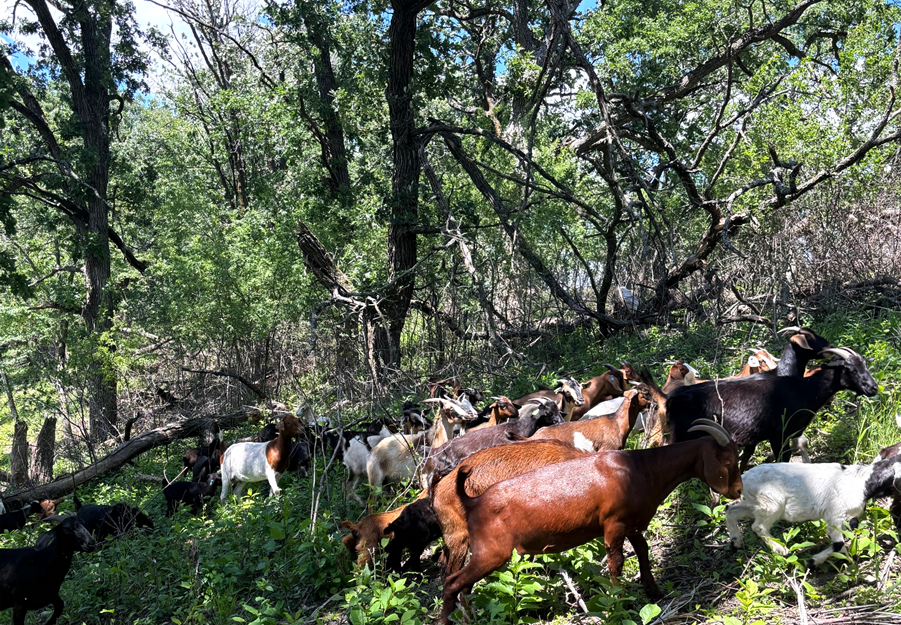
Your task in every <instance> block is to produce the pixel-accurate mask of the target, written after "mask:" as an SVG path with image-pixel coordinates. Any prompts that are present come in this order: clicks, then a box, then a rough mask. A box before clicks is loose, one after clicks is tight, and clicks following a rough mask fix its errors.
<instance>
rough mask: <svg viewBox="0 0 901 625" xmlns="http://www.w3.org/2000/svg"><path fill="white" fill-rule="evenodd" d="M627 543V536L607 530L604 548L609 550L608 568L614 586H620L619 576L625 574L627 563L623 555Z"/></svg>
mask: <svg viewBox="0 0 901 625" xmlns="http://www.w3.org/2000/svg"><path fill="white" fill-rule="evenodd" d="M625 541H626V536H625V534H624V533H622V532H617V533H613V532H608V531H606V528H605V531H604V546H605V547H606V548H607V567H608V568H609V569H610V581H611V582H612V583H613V585H614V586H619V585H620V582H619V576H620V574H622V572H623V563H624V562H625V561H626V558H625V556H624V555H623V543H624V542H625ZM633 546H634V545H633ZM645 546H647V544H645Z"/></svg>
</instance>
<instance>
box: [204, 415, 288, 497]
mask: <svg viewBox="0 0 901 625" xmlns="http://www.w3.org/2000/svg"><path fill="white" fill-rule="evenodd" d="M276 428H277V429H278V437H277V438H276V439H275V440H271V441H269V442H268V443H235V444H234V445H232V446H231V447H229V448H228V449H226V450H225V454H224V455H223V456H222V471H221V474H222V495H221V499H222V501H225V500H226V499H227V498H228V495H229V494H230V493H231V491H232V488H233V487H234V491H235V497H238V498H240V497H241V494H242V493H243V492H244V487H245V486H246V485H247V484H249V483H251V482H262V481H268V482H269V487H270V488H271V489H272V494H273V495H278V494H279V493H280V492H281V489H280V488H279V487H278V480H279V479H280V478H281V476H282V473H284V472H285V471H287V470H288V465H289V464H290V462H291V439H292V438H294V437H295V436H300V434H301V433H302V431H303V426H302V425H301V423H300V421H298V419H297V417H295V416H293V415H285V417H284V418H283V419H282V420H281V421H279V423H278V425H276Z"/></svg>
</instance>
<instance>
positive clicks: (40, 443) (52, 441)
mask: <svg viewBox="0 0 901 625" xmlns="http://www.w3.org/2000/svg"><path fill="white" fill-rule="evenodd" d="M55 451H56V417H46V418H45V419H44V425H43V426H42V427H41V431H40V432H38V437H37V438H36V439H35V440H34V454H33V455H32V456H33V457H32V463H31V481H32V482H34V483H35V484H45V483H47V482H49V481H50V480H52V479H53V455H54V452H55Z"/></svg>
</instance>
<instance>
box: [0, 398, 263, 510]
mask: <svg viewBox="0 0 901 625" xmlns="http://www.w3.org/2000/svg"><path fill="white" fill-rule="evenodd" d="M260 414H261V413H260V411H259V410H257V409H256V408H249V407H248V408H243V409H242V410H239V411H237V412H232V413H229V414H226V415H219V416H211V417H196V418H193V419H187V420H185V421H173V422H170V423H167V424H165V425H163V426H161V427H158V428H156V429H153V430H149V431H147V432H144V433H142V434H139V435H137V436H135V437H133V438H132V439H131V440H129V441H127V442H124V443H122V444H121V445H119V447H117V448H116V449H115V450H113V451H112V452H111V453H110V454H108V455H107V456H105V457H103V458H101V459H100V460H98V461H97V462H95V463H93V464H91V465H88V466H87V467H85V468H84V469H82V470H80V471H76V472H75V473H70V474H67V475H63V476H60V477H58V478H56V479H55V480H53V481H52V482H48V483H47V484H43V485H41V486H36V487H34V488H29V489H27V490H23V491H19V492H18V493H14V494H11V495H10V494H5V493H4V495H3V501H4V502H5V503H6V504H10V503H25V502H26V501H31V500H33V499H37V500H41V499H58V498H59V497H63V496H65V495H68V494H69V493H71V492H72V491H73V490H75V488H76V487H78V486H80V485H82V484H84V483H86V482H88V481H90V480H92V479H94V478H97V477H100V476H101V475H106V474H107V473H110V472H111V471H115V470H116V469H118V468H120V467H121V466H122V465H124V464H125V463H126V462H128V461H129V460H132V459H133V458H137V457H138V456H140V455H141V454H142V453H144V452H145V451H150V450H151V449H153V448H155V447H161V446H163V445H166V444H167V443H171V442H172V441H175V440H179V439H183V438H188V437H191V436H198V435H201V434H203V432H205V431H208V430H209V429H210V428H211V427H212V426H213V425H216V426H218V427H219V428H220V429H223V430H226V429H229V428H234V427H236V426H238V425H240V424H242V423H243V422H244V421H246V420H247V419H249V418H251V417H259V416H260Z"/></svg>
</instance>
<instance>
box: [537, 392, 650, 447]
mask: <svg viewBox="0 0 901 625" xmlns="http://www.w3.org/2000/svg"><path fill="white" fill-rule="evenodd" d="M623 398H624V399H623V403H622V404H621V405H620V407H619V409H618V410H617V411H616V413H615V414H614V415H613V416H612V417H599V418H597V419H589V420H584V419H583V420H581V421H570V422H569V423H561V424H559V425H552V426H549V427H543V428H541V429H540V430H538V431H537V432H535V434H534V435H533V436H532V437H531V440H538V439H542V438H555V439H557V440H560V441H563V442H565V443H570V444H571V445H573V446H574V447H576V448H577V449H583V450H585V451H589V452H594V451H601V450H614V449H622V448H623V447H624V446H625V445H626V439H627V438H628V436H629V433H630V432H631V431H632V428H634V427H635V421H636V420H637V419H638V413H640V412H642V411H644V410H647V409H648V408H649V407H650V406H651V404H652V403H653V395H652V394H651V390H650V389H648V388H647V387H645V386H642V387H639V388H635V389H630V390H628V391H626V394H625V395H624V396H623Z"/></svg>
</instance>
